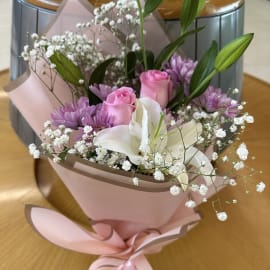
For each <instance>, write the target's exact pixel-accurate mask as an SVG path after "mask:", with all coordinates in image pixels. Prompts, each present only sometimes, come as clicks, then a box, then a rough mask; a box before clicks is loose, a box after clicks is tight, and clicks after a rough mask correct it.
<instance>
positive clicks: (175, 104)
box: [167, 84, 185, 111]
mask: <svg viewBox="0 0 270 270" xmlns="http://www.w3.org/2000/svg"><path fill="white" fill-rule="evenodd" d="M184 97H185V93H184V85H183V84H181V85H179V86H178V87H177V88H176V93H175V96H174V97H173V99H171V100H170V101H169V103H168V105H167V108H169V109H170V110H171V111H177V110H178V108H179V107H180V106H181V105H182V104H183V101H184Z"/></svg>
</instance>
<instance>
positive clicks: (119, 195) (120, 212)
mask: <svg viewBox="0 0 270 270" xmlns="http://www.w3.org/2000/svg"><path fill="white" fill-rule="evenodd" d="M92 12H93V6H91V5H90V4H89V3H88V2H87V1H83V0H66V1H64V2H63V4H62V6H61V8H60V9H59V12H58V15H57V17H56V20H55V21H54V22H53V24H52V25H51V26H50V28H49V30H48V31H47V37H49V36H52V35H54V34H61V33H63V32H64V31H66V30H73V29H74V25H75V24H76V23H77V22H78V21H79V22H87V21H89V20H90V19H91V18H93V13H92ZM145 27H146V29H148V30H149V31H151V30H153V29H154V31H151V33H152V35H151V40H149V39H146V46H147V47H148V48H149V49H150V50H152V51H153V52H157V51H160V50H161V48H163V47H164V46H165V45H166V44H167V43H169V39H168V38H167V35H166V33H165V32H164V30H163V28H162V27H161V26H160V24H159V21H158V20H157V19H156V18H155V17H153V18H151V20H149V22H148V23H147V24H146V25H145ZM94 32H95V29H94V28H90V30H89V31H88V33H87V35H88V37H89V38H91V36H93V34H94ZM125 34H126V33H124V29H123V35H125ZM102 35H103V37H102V38H103V39H104V40H106V39H107V40H113V39H114V38H115V37H114V36H113V35H112V34H111V33H110V32H109V31H106V30H105V31H104V32H102ZM161 36H162V37H163V38H162V39H160V37H161ZM102 44H104V45H103V46H104V47H103V50H104V51H108V52H110V53H117V46H116V45H115V46H114V45H113V42H112V43H111V42H110V43H109V44H108V43H107V44H106V42H104V43H102ZM49 84H50V81H48V77H47V76H46V74H44V72H43V63H42V62H40V63H39V64H38V66H37V72H36V73H34V72H32V71H28V72H27V73H25V74H24V75H23V76H22V77H20V78H19V79H18V80H16V81H14V82H12V83H10V85H8V86H7V87H5V90H6V91H7V93H8V95H9V97H10V99H11V100H12V101H13V103H14V104H15V106H16V107H17V108H18V109H19V110H20V112H21V113H22V115H23V116H24V117H25V119H26V120H27V121H28V122H29V124H30V126H31V127H32V128H33V130H34V131H35V132H36V134H37V135H39V136H40V134H41V133H42V130H43V123H44V122H45V121H46V120H48V119H50V114H51V112H52V111H54V110H55V109H56V108H57V107H59V103H58V102H57V100H56V99H55V97H54V95H53V94H52V92H51V91H50V90H49V89H48V87H47V86H46V85H49ZM54 88H55V92H54V94H55V95H57V97H58V98H59V99H60V100H61V101H62V103H68V102H70V101H71V100H72V97H71V95H70V94H69V93H70V92H69V89H68V87H67V85H66V83H65V82H64V81H63V80H62V79H61V78H59V77H57V78H56V81H55V84H54ZM51 164H52V166H53V168H54V169H55V171H56V172H57V174H58V175H59V176H60V178H61V180H62V181H63V182H64V184H65V185H66V186H67V188H68V189H69V191H70V192H71V194H72V195H73V197H74V198H75V200H76V201H77V202H78V204H79V205H80V207H81V208H82V210H83V211H84V213H85V214H86V216H87V217H89V219H90V220H91V221H92V224H93V228H94V229H95V231H96V235H94V236H91V235H89V233H87V232H85V230H83V229H81V228H80V227H79V226H78V225H74V223H72V221H70V220H68V219H67V218H65V217H64V216H62V215H60V214H58V213H56V212H54V211H52V210H48V209H42V208H39V207H32V208H27V209H28V210H27V213H28V214H27V216H28V219H29V221H30V222H31V223H32V225H33V226H34V227H35V229H36V230H37V231H38V232H39V233H40V234H41V235H42V236H43V237H45V238H46V239H48V240H50V241H51V242H53V243H54V244H57V245H59V246H62V247H65V248H68V249H72V250H76V251H79V252H86V253H94V254H98V255H105V258H104V256H102V257H101V259H99V260H98V261H97V262H95V263H94V264H93V266H92V267H90V269H91V270H92V269H103V270H104V269H107V270H108V269H118V270H120V269H122V270H127V269H140V270H141V269H145V270H150V269H151V266H150V265H149V263H148V262H147V260H146V259H145V258H144V256H143V254H145V253H149V252H157V251H158V250H159V249H160V248H161V247H162V246H164V245H165V244H167V243H169V242H171V241H173V240H175V239H177V238H179V237H181V236H182V235H183V233H185V232H186V231H187V230H188V229H190V228H191V227H193V225H194V222H198V221H199V219H200V217H199V215H198V214H197V213H196V212H195V211H194V210H193V209H188V208H186V207H185V206H184V202H185V201H186V200H187V199H188V198H189V196H190V194H189V192H188V191H186V192H183V193H181V194H180V195H179V196H172V195H171V194H170V192H169V186H170V183H169V182H166V181H165V182H154V181H151V180H149V179H147V177H146V176H141V177H140V182H139V186H135V185H134V184H133V182H132V175H131V174H129V173H125V172H120V171H116V170H112V169H110V168H108V167H105V166H100V165H97V164H91V163H86V162H85V161H83V160H82V159H79V158H76V157H71V156H69V157H68V159H67V160H66V161H65V162H64V163H62V164H56V163H53V162H51ZM197 181H198V183H204V179H203V178H198V180H197ZM216 183H217V184H216V186H217V185H218V183H222V178H219V177H216ZM214 192H215V188H214V187H213V186H210V187H209V190H208V193H207V194H206V196H205V197H207V198H208V197H210V196H211V195H212V194H213V193H214ZM194 200H195V201H196V203H197V204H200V203H201V201H202V196H200V195H195V197H194ZM29 209H30V210H29ZM65 226H66V229H65V230H63V228H65ZM108 226H109V227H108ZM104 228H109V231H110V233H109V234H108V233H107V234H106V233H105V232H104ZM153 228H154V229H155V230H154V231H158V233H153V231H152V230H153ZM106 231H107V230H106ZM114 236H115V237H116V238H117V239H118V241H119V242H117V241H116V242H114V240H113V239H114V238H113V237H114ZM80 237H81V238H80ZM88 240H89V242H87V241H88ZM92 240H93V241H92ZM105 240H108V241H109V243H107V242H106V241H105ZM110 241H112V242H113V243H111V242H110ZM130 242H131V243H133V244H132V245H131V244H130ZM101 243H103V244H104V245H103V244H101ZM119 243H120V246H119ZM107 244H108V245H107ZM85 247H86V248H85ZM98 247H100V249H99V250H98V251H97V248H98ZM117 247H118V249H117ZM134 247H135V248H134ZM110 248H111V249H110ZM148 248H150V250H149V249H148ZM131 250H132V251H131ZM106 256H109V257H106ZM132 267H133V268H132Z"/></svg>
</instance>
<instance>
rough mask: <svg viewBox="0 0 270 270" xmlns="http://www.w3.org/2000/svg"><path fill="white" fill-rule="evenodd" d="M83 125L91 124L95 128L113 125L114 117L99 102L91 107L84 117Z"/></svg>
mask: <svg viewBox="0 0 270 270" xmlns="http://www.w3.org/2000/svg"><path fill="white" fill-rule="evenodd" d="M82 125H83V126H91V127H92V128H93V129H94V130H98V129H102V128H108V127H112V126H113V119H112V118H111V117H109V116H108V114H107V113H106V112H105V111H104V110H103V105H102V104H101V103H100V104H97V105H92V106H90V107H89V110H88V111H87V113H86V114H84V116H83V118H82Z"/></svg>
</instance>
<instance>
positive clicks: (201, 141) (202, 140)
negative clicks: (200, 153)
mask: <svg viewBox="0 0 270 270" xmlns="http://www.w3.org/2000/svg"><path fill="white" fill-rule="evenodd" d="M203 142H204V137H202V136H199V138H198V141H197V143H198V144H201V143H203Z"/></svg>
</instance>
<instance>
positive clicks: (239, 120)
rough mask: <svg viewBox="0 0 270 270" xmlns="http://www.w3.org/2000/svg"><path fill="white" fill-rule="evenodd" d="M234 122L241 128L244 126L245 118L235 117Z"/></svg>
mask: <svg viewBox="0 0 270 270" xmlns="http://www.w3.org/2000/svg"><path fill="white" fill-rule="evenodd" d="M233 122H234V124H235V125H237V126H241V125H243V124H244V122H245V121H244V117H242V116H240V117H235V118H234V119H233Z"/></svg>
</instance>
